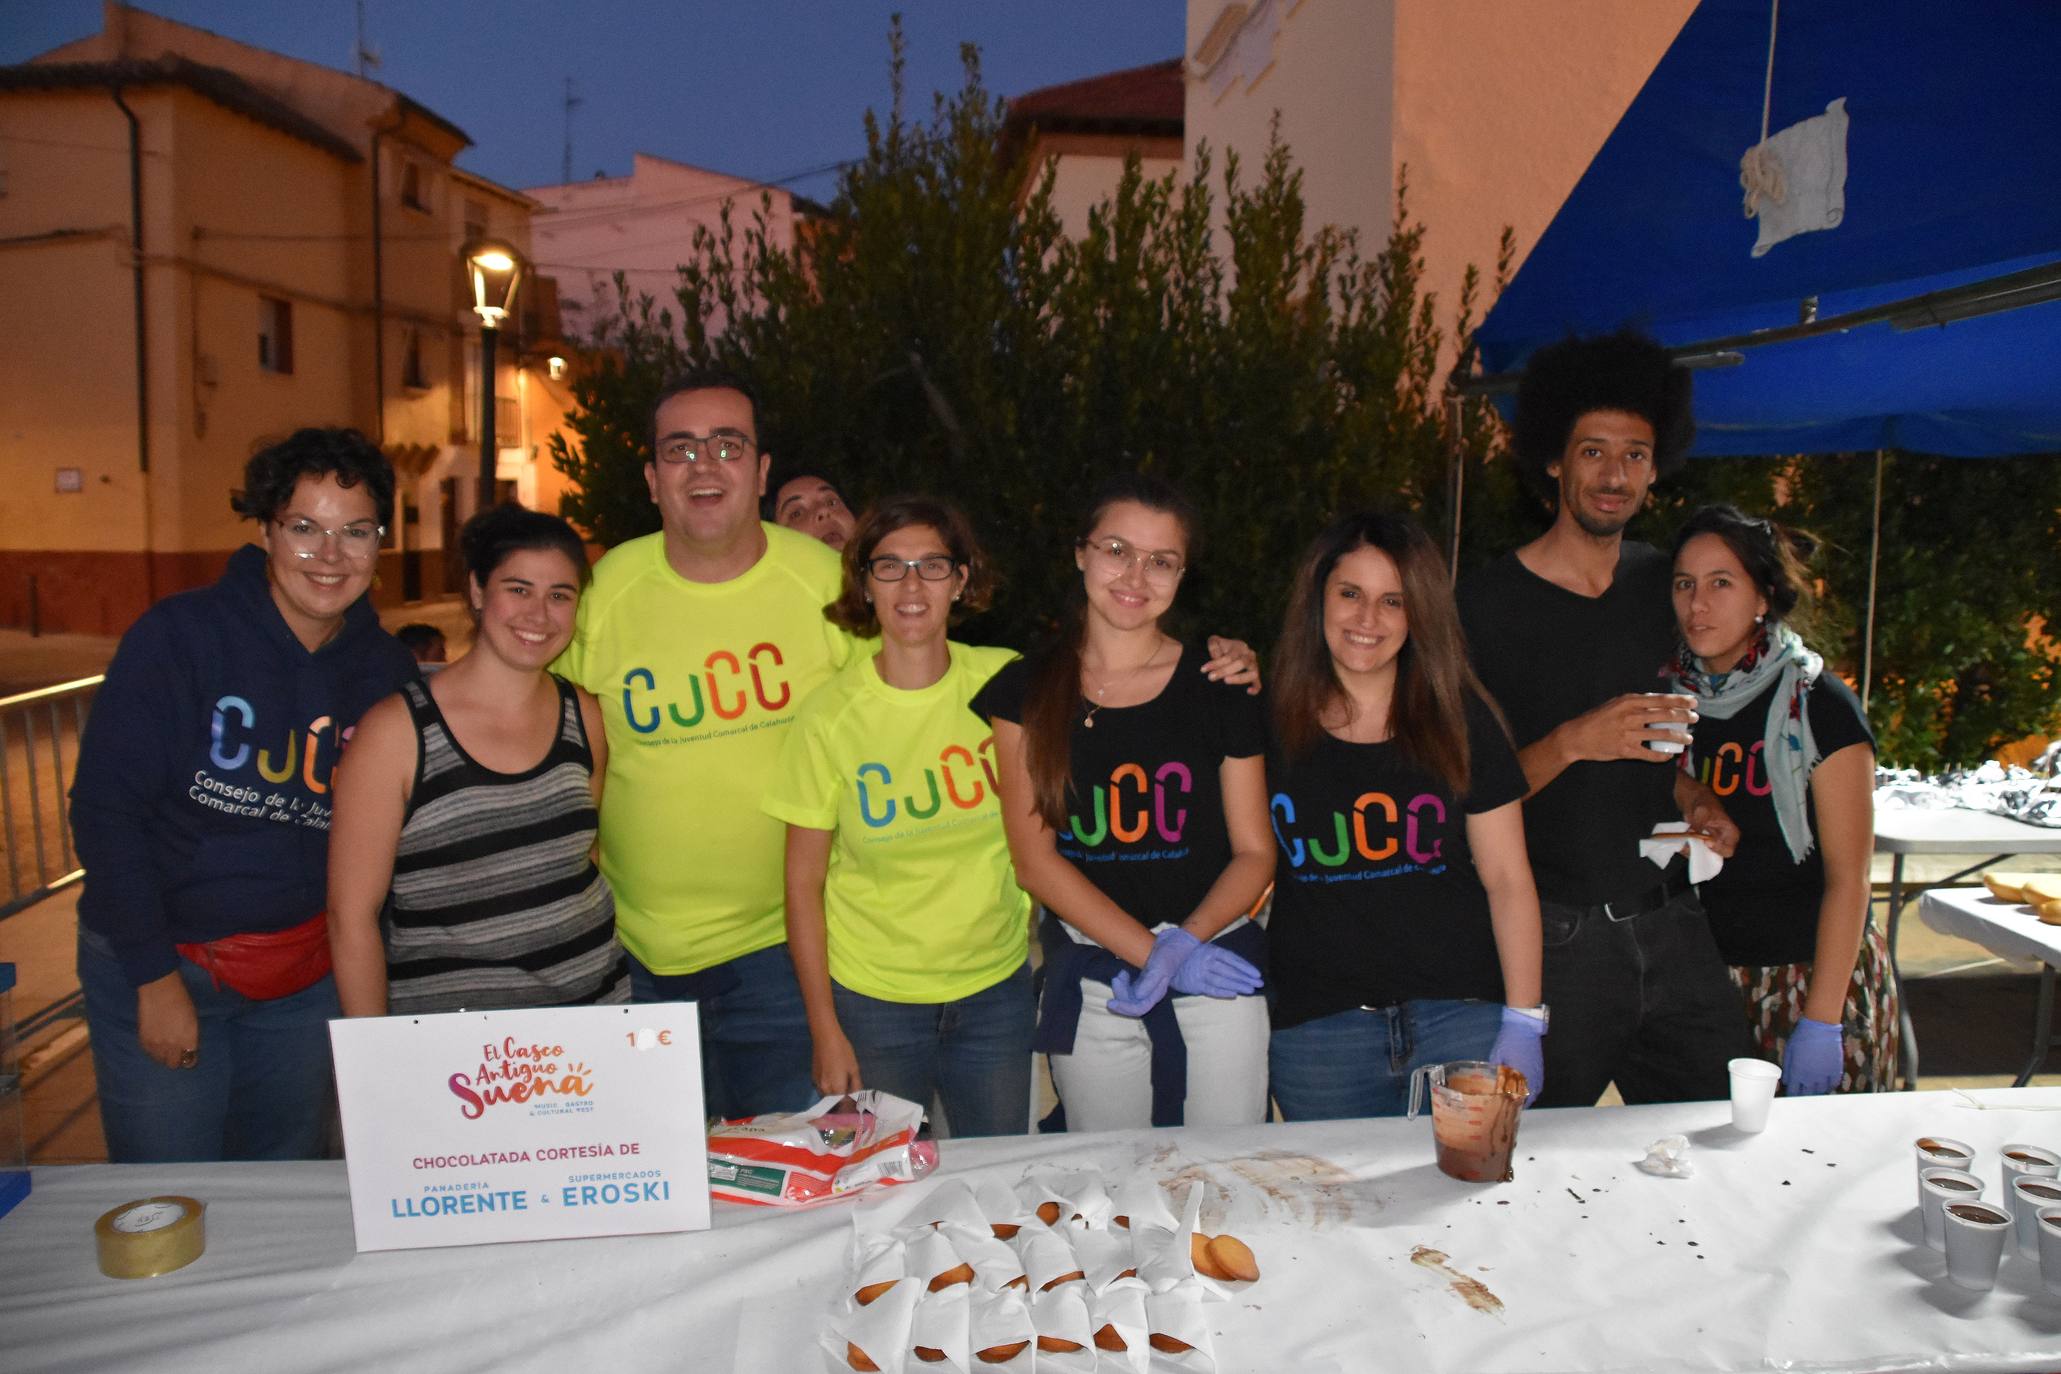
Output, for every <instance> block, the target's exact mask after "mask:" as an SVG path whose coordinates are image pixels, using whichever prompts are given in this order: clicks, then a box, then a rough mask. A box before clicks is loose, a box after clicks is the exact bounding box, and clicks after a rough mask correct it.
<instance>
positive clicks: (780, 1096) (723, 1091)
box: [629, 944, 817, 1120]
mask: <svg viewBox="0 0 2061 1374" xmlns="http://www.w3.org/2000/svg"><path fill="white" fill-rule="evenodd" d="M629 960H630V1000H631V1001H633V1002H695V1003H699V1004H700V1012H699V1014H700V1020H701V1094H702V1106H703V1109H704V1110H705V1111H707V1112H708V1113H709V1114H710V1115H711V1116H720V1117H722V1118H724V1119H725V1120H735V1119H736V1118H738V1117H740V1116H759V1115H762V1114H764V1113H766V1112H798V1111H800V1110H802V1109H803V1108H804V1107H808V1106H811V1105H813V1104H814V1103H815V1101H816V1097H817V1093H816V1084H815V1081H814V1079H813V1078H812V1077H811V1076H810V1070H811V1068H812V1067H813V1065H814V1058H813V1054H812V1052H811V1046H810V1043H809V1018H808V1015H807V1013H806V1012H804V1011H803V1010H802V999H801V984H800V983H798V982H796V981H795V977H794V961H793V960H792V959H790V958H789V957H788V955H787V946H786V945H784V944H782V945H772V946H769V947H768V948H766V949H761V950H755V951H753V952H752V953H750V954H740V955H738V956H737V957H736V958H735V959H732V960H731V961H730V962H729V963H727V964H717V965H715V966H714V967H712V968H705V969H700V970H697V971H696V972H694V973H653V972H652V971H651V970H650V969H648V968H646V967H644V965H643V964H641V963H640V962H638V960H637V956H636V955H634V954H632V955H630V956H629Z"/></svg>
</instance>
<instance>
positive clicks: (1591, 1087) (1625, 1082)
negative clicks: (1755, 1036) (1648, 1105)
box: [1537, 891, 1753, 1107]
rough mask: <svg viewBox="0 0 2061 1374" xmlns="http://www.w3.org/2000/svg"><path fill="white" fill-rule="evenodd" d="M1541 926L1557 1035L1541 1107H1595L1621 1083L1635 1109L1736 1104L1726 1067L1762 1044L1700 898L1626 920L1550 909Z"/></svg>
mask: <svg viewBox="0 0 2061 1374" xmlns="http://www.w3.org/2000/svg"><path fill="white" fill-rule="evenodd" d="M1539 918H1540V921H1541V923H1542V926H1543V930H1544V937H1545V950H1544V954H1545V969H1544V985H1545V993H1546V1003H1547V1005H1549V1006H1551V1007H1552V1008H1553V1026H1552V1029H1551V1030H1550V1031H1549V1032H1548V1033H1547V1035H1546V1084H1545V1088H1544V1089H1543V1090H1542V1091H1541V1092H1540V1093H1539V1100H1538V1104H1537V1105H1539V1106H1541V1107H1593V1106H1595V1105H1596V1099H1598V1098H1599V1097H1601V1096H1602V1095H1603V1090H1604V1089H1605V1088H1607V1087H1609V1086H1610V1084H1611V1083H1612V1082H1615V1083H1616V1084H1617V1091H1618V1093H1619V1094H1620V1095H1621V1096H1622V1097H1623V1098H1624V1100H1625V1101H1626V1102H1628V1103H1631V1104H1632V1105H1634V1106H1636V1105H1638V1104H1639V1103H1642V1102H1696V1101H1705V1100H1710V1099H1715V1098H1725V1097H1729V1096H1730V1095H1731V1091H1732V1085H1731V1075H1730V1073H1729V1071H1728V1070H1727V1069H1726V1067H1725V1065H1726V1061H1727V1060H1730V1059H1732V1058H1734V1057H1735V1056H1738V1055H1748V1054H1752V1053H1753V1040H1752V1036H1751V1035H1750V1034H1749V1033H1748V1027H1747V1022H1746V1020H1745V1018H1744V1017H1742V1016H1740V1015H1739V990H1738V989H1737V988H1736V987H1735V986H1733V983H1732V977H1731V971H1730V970H1729V969H1728V968H1727V967H1726V966H1725V961H1724V959H1723V957H1722V956H1720V955H1719V954H1718V948H1717V941H1716V940H1715V939H1714V938H1712V936H1711V933H1710V921H1709V920H1708V919H1707V918H1706V917H1705V916H1704V914H1703V903H1702V902H1701V901H1699V900H1698V899H1697V897H1696V894H1695V892H1693V891H1687V892H1683V893H1681V894H1679V895H1678V896H1676V897H1675V898H1674V899H1673V900H1672V901H1670V902H1668V903H1667V904H1666V905H1665V906H1662V907H1660V908H1658V909H1656V910H1653V911H1649V912H1646V913H1645V914H1643V915H1639V916H1632V917H1628V918H1625V919H1622V920H1612V919H1611V918H1610V917H1609V916H1608V915H1606V914H1605V913H1604V912H1603V911H1602V910H1601V909H1600V908H1597V907H1575V906H1566V905H1563V904H1562V903H1559V902H1547V901H1541V902H1540V903H1539Z"/></svg>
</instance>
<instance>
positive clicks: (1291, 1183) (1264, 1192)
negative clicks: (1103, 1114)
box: [1151, 1150, 1354, 1229]
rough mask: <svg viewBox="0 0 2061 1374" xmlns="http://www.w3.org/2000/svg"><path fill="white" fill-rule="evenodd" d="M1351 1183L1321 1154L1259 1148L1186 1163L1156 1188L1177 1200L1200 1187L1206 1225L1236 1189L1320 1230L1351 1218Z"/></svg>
mask: <svg viewBox="0 0 2061 1374" xmlns="http://www.w3.org/2000/svg"><path fill="white" fill-rule="evenodd" d="M1151 1162H1152V1163H1160V1162H1164V1161H1160V1160H1154V1161H1151ZM1220 1170H1228V1171H1229V1172H1230V1173H1231V1174H1234V1175H1236V1180H1235V1181H1229V1180H1226V1179H1225V1178H1224V1177H1223V1175H1222V1174H1221V1173H1220V1172H1219V1171H1220ZM1353 1181H1354V1180H1353V1176H1352V1175H1351V1174H1349V1173H1347V1172H1346V1171H1345V1170H1344V1169H1342V1168H1340V1167H1339V1166H1338V1165H1336V1164H1334V1163H1332V1162H1331V1161H1330V1160H1328V1159H1324V1158H1321V1157H1320V1156H1317V1155H1306V1154H1296V1153H1294V1152H1292V1151H1288V1150H1260V1151H1257V1152H1255V1153H1253V1154H1251V1155H1248V1156H1245V1157H1243V1158H1240V1159H1225V1160H1214V1161H1211V1162H1209V1163H1206V1164H1189V1165H1186V1166H1184V1167H1182V1168H1181V1169H1180V1170H1178V1171H1177V1172H1175V1173H1174V1174H1173V1175H1172V1176H1171V1177H1170V1178H1167V1179H1165V1180H1163V1181H1162V1183H1161V1185H1160V1186H1161V1187H1163V1188H1164V1189H1165V1190H1166V1191H1167V1194H1168V1197H1169V1198H1170V1199H1171V1200H1173V1201H1174V1202H1175V1203H1178V1202H1179V1200H1181V1199H1184V1198H1186V1196H1187V1194H1188V1189H1189V1187H1190V1186H1192V1185H1193V1184H1196V1183H1201V1184H1202V1185H1204V1191H1203V1197H1202V1220H1203V1221H1204V1222H1205V1223H1206V1224H1208V1225H1212V1226H1215V1225H1221V1224H1223V1220H1224V1217H1225V1214H1226V1212H1227V1211H1228V1209H1229V1207H1230V1203H1231V1197H1232V1194H1233V1193H1234V1192H1237V1193H1245V1192H1249V1191H1257V1192H1258V1193H1259V1195H1260V1197H1261V1198H1262V1199H1263V1200H1264V1202H1263V1205H1264V1207H1265V1209H1266V1210H1267V1212H1269V1213H1270V1214H1271V1213H1286V1215H1287V1217H1288V1219H1289V1220H1291V1221H1294V1222H1295V1223H1297V1224H1298V1225H1301V1226H1307V1227H1310V1228H1312V1229H1322V1228H1325V1227H1329V1226H1344V1225H1349V1224H1350V1223H1351V1222H1352V1219H1353V1195H1352V1192H1351V1191H1350V1189H1351V1185H1352V1184H1353ZM1176 1210H1178V1207H1177V1208H1176Z"/></svg>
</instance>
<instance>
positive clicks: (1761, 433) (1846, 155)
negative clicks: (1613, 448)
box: [1468, 0, 2061, 457]
mask: <svg viewBox="0 0 2061 1374" xmlns="http://www.w3.org/2000/svg"><path fill="white" fill-rule="evenodd" d="M1778 6H1779V7H1778ZM1606 37H1607V36H1604V35H1599V36H1598V39H1599V41H1604V40H1605V38H1606ZM1835 102H1836V103H1837V107H1838V111H1839V112H1841V113H1843V115H1844V120H1845V125H1844V130H1843V137H1842V138H1839V139H1838V140H1837V141H1838V143H1839V144H1840V145H1841V146H1840V148H1839V150H1838V154H1839V155H1841V156H1842V157H1843V164H1844V166H1843V184H1841V185H1840V186H1839V187H1838V191H1837V194H1836V195H1835V196H1834V197H1833V200H1832V204H1831V206H1830V213H1827V214H1822V215H1816V217H1815V218H1814V220H1813V221H1812V222H1814V223H1816V224H1818V225H1819V226H1820V227H1817V228H1815V229H1813V230H1810V231H1806V232H1799V233H1797V234H1796V235H1795V236H1794V237H1791V238H1787V239H1784V240H1782V241H1780V242H1776V243H1774V244H1772V246H1770V247H1767V248H1766V249H1765V250H1764V251H1763V252H1762V253H1760V254H1759V255H1756V254H1755V253H1754V251H1753V250H1754V247H1755V243H1756V224H1755V222H1754V221H1753V220H1751V219H1748V218H1746V217H1745V215H1744V213H1743V206H1744V201H1745V196H1746V193H1745V191H1744V190H1742V186H1741V158H1742V155H1744V154H1746V153H1747V151H1748V150H1749V149H1750V148H1753V147H1754V146H1755V145H1756V144H1757V143H1759V142H1760V140H1761V138H1762V136H1763V130H1765V131H1766V133H1769V134H1775V135H1776V140H1777V146H1776V152H1777V155H1778V159H1780V160H1781V161H1783V162H1786V163H1787V164H1788V165H1787V166H1785V167H1783V168H1781V169H1780V170H1778V171H1777V173H1776V177H1775V181H1776V182H1777V185H1778V191H1779V192H1780V193H1786V195H1787V196H1788V197H1792V198H1794V199H1795V200H1796V201H1797V202H1798V203H1799V205H1800V204H1801V202H1803V201H1805V200H1808V199H1809V198H1810V196H1811V194H1812V193H1813V192H1814V191H1822V190H1823V189H1824V187H1823V185H1822V184H1820V183H1822V182H1824V181H1826V180H1829V179H1830V178H1828V177H1825V176H1823V175H1821V173H1822V172H1823V170H1824V169H1823V167H1822V165H1821V163H1817V162H1814V161H1813V159H1812V150H1810V149H1808V148H1800V147H1798V146H1796V145H1791V146H1790V147H1787V148H1785V147H1782V146H1781V144H1782V141H1783V140H1782V134H1781V131H1783V130H1786V129H1788V128H1789V127H1790V126H1792V125H1797V124H1800V123H1802V122H1804V121H1815V122H1816V123H1820V124H1822V123H1825V122H1827V121H1825V120H1823V119H1820V118H1818V117H1821V116H1826V115H1827V107H1828V106H1834V105H1835ZM1767 202H1768V198H1767V197H1765V196H1764V197H1763V209H1762V214H1763V217H1764V218H1765V217H1766V216H1767V215H1768V213H1769V209H1770V207H1769V206H1768V203H1767ZM1772 208H1775V209H1779V208H1780V207H1779V206H1777V207H1772ZM1815 208H1816V209H1821V208H1823V207H1815ZM1813 213H1815V209H1814V211H1813ZM1827 222H1829V227H1824V226H1825V225H1826V224H1827ZM1762 232H1763V234H1764V233H1765V231H1764V230H1763V231H1762ZM1622 324H1632V325H1637V326H1639V327H1641V328H1643V329H1645V330H1647V331H1648V332H1650V333H1651V334H1653V335H1654V337H1656V338H1658V339H1659V340H1660V341H1661V342H1662V343H1664V344H1666V345H1668V346H1669V347H1670V348H1671V349H1673V350H1675V351H1676V353H1677V355H1678V356H1680V357H1682V358H1683V359H1684V360H1685V361H1688V362H1690V363H1692V364H1693V365H1700V366H1703V367H1705V368H1708V369H1709V370H1708V371H1705V372H1704V373H1703V374H1702V375H1700V376H1699V377H1698V378H1697V387H1696V419H1697V439H1696V445H1695V447H1694V448H1693V449H1692V450H1691V451H1692V453H1695V454H1698V455H1704V456H1714V455H1720V454H1770V453H1812V452H1816V453H1822V452H1835V451H1854V450H1868V449H1885V448H1901V449H1908V450H1912V451H1916V452H1923V453H1938V454H1952V455H1963V456H1970V457H1977V456H1994V455H2001V454H2010V453H2037V452H2061V4H2054V3H2051V0H1961V3H1957V4H1952V5H1941V4H1938V3H1937V0H1869V2H1868V3H1865V4H1864V3H1860V0H1789V3H1788V4H1787V5H1780V4H1779V0H1703V3H1702V4H1700V5H1699V6H1698V7H1697V9H1696V11H1695V13H1693V14H1692V15H1691V16H1690V17H1689V19H1688V22H1687V23H1685V24H1684V25H1683V27H1682V30H1681V33H1680V34H1679V35H1678V36H1677V37H1676V39H1675V42H1674V44H1673V45H1672V46H1671V47H1670V48H1669V49H1668V51H1667V54H1666V55H1665V56H1664V57H1663V58H1662V59H1661V61H1660V64H1659V66H1658V67H1656V68H1655V69H1654V72H1653V75H1652V76H1651V77H1650V78H1649V79H1648V80H1647V82H1646V85H1645V87H1644V88H1643V89H1642V90H1641V91H1640V93H1639V95H1638V97H1637V99H1635V100H1634V101H1633V102H1632V104H1631V106H1630V108H1629V109H1628V110H1627V111H1626V112H1625V115H1624V117H1623V118H1622V119H1621V120H1620V121H1619V122H1618V125H1617V128H1616V130H1615V131H1614V132H1613V133H1612V134H1611V135H1610V137H1609V139H1608V140H1607V141H1606V142H1605V143H1604V145H1603V147H1602V149H1601V151H1599V152H1598V153H1597V155H1596V158H1595V160H1594V161H1593V162H1592V163H1591V164H1590V165H1589V169H1588V171H1587V172H1586V173H1585V174H1584V175H1583V176H1582V178H1581V180H1580V182H1578V183H1577V184H1576V186H1575V188H1574V191H1573V193H1572V194H1570V195H1569V196H1568V198H1567V201H1566V203H1565V204H1564V205H1563V206H1562V207H1561V209H1560V212H1559V214H1558V215H1556V216H1555V217H1554V220H1553V222H1552V224H1551V225H1550V226H1549V227H1548V228H1547V230H1546V232H1545V234H1544V236H1543V237H1542V238H1541V239H1540V240H1539V242H1538V245H1537V246H1536V247H1535V248H1534V249H1533V250H1532V253H1531V255H1530V256H1529V257H1528V258H1527V259H1526V260H1525V262H1524V265H1523V268H1522V270H1521V271H1519V272H1518V274H1517V276H1516V278H1515V279H1514V280H1513V281H1512V282H1511V283H1510V286H1509V288H1508V289H1507V290H1506V291H1505V292H1504V293H1503V295H1502V297H1501V299H1500V300H1498V301H1497V303H1496V306H1495V308H1494V309H1493V310H1492V311H1491V312H1490V313H1489V315H1488V317H1487V319H1486V320H1485V321H1484V322H1483V324H1482V327H1481V330H1480V334H1479V340H1480V345H1481V356H1482V360H1483V363H1484V364H1485V366H1486V368H1487V370H1488V371H1489V372H1490V373H1491V374H1503V375H1502V376H1491V377H1489V378H1484V379H1477V380H1476V381H1475V382H1473V383H1471V384H1470V385H1469V388H1468V389H1470V390H1471V389H1486V390H1491V391H1494V390H1498V389H1500V388H1499V386H1498V383H1500V382H1504V381H1507V380H1509V375H1508V374H1512V373H1514V372H1515V371H1516V370H1517V369H1519V368H1520V367H1521V366H1522V364H1523V361H1524V359H1525V358H1526V357H1527V356H1529V354H1530V353H1531V351H1532V350H1533V349H1535V348H1537V347H1538V346H1539V345H1541V344H1544V343H1548V342H1551V341H1552V340H1554V339H1557V338H1561V337H1563V336H1565V335H1567V334H1569V333H1591V332H1596V331H1599V330H1607V329H1612V328H1615V327H1617V326H1619V325H1622Z"/></svg>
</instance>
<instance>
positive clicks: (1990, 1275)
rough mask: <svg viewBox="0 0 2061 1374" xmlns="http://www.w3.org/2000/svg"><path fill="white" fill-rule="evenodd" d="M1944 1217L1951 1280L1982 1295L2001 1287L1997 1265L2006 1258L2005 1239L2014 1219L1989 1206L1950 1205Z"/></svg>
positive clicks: (1968, 1203)
mask: <svg viewBox="0 0 2061 1374" xmlns="http://www.w3.org/2000/svg"><path fill="white" fill-rule="evenodd" d="M1941 1216H1942V1218H1943V1219H1944V1221H1945V1223H1946V1262H1947V1277H1948V1278H1950V1279H1952V1280H1953V1281H1954V1282H1955V1283H1958V1284H1959V1285H1961V1287H1963V1288H1973V1289H1976V1290H1978V1291H1981V1292H1987V1291H1988V1290H1990V1289H1992V1288H1994V1287H1996V1286H1997V1265H1998V1264H1999V1263H2001V1262H2002V1261H2003V1258H2004V1238H2005V1237H2007V1236H2009V1235H2010V1234H2011V1217H2010V1215H2009V1214H2008V1213H2007V1212H2005V1211H2004V1209H2003V1208H2001V1207H1998V1206H1995V1205H1994V1204H1992V1203H1988V1202H1976V1201H1967V1202H1949V1203H1948V1204H1947V1205H1946V1206H1945V1207H1944V1208H1943V1209H1942V1210H1941Z"/></svg>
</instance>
